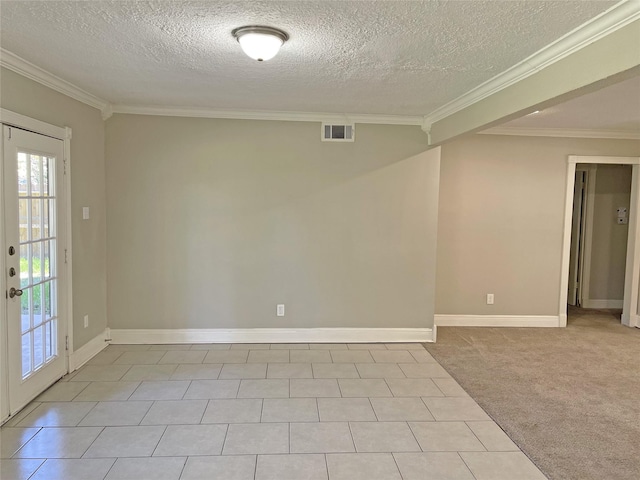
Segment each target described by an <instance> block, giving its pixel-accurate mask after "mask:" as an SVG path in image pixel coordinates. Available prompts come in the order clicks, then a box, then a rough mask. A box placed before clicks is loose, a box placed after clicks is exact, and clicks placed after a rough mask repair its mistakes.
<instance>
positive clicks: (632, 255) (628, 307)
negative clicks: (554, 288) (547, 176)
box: [559, 155, 640, 327]
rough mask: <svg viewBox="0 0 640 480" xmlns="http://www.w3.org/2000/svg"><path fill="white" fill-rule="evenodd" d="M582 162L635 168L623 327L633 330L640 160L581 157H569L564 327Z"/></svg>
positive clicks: (637, 319)
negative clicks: (577, 177) (578, 166)
mask: <svg viewBox="0 0 640 480" xmlns="http://www.w3.org/2000/svg"><path fill="white" fill-rule="evenodd" d="M578 163H589V164H594V163H595V164H597V163H601V164H611V165H633V167H632V177H631V204H630V205H631V208H630V212H629V214H630V215H629V237H628V240H627V262H626V270H625V282H624V301H623V310H622V324H623V325H627V326H629V327H640V315H638V307H639V306H638V290H639V288H640V157H606V156H602V157H599V156H580V155H569V158H568V159H567V185H566V190H565V210H564V234H563V239H562V266H561V269H560V305H559V318H560V326H561V327H566V326H567V296H568V289H569V255H570V251H571V219H572V215H573V188H574V185H575V174H576V164H578Z"/></svg>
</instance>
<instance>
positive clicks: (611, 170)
mask: <svg viewBox="0 0 640 480" xmlns="http://www.w3.org/2000/svg"><path fill="white" fill-rule="evenodd" d="M595 177H596V184H595V199H594V208H593V210H594V211H593V234H592V247H591V248H592V250H591V275H590V282H589V292H588V294H587V297H586V298H588V299H591V300H594V299H595V300H599V299H602V300H620V301H622V299H623V298H624V275H625V266H626V260H627V238H628V235H629V225H628V224H627V225H618V223H617V212H616V210H617V208H618V207H626V208H627V210H628V209H629V204H630V201H631V165H598V169H597V171H596V175H595Z"/></svg>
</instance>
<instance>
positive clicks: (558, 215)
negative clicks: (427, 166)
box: [436, 135, 640, 315]
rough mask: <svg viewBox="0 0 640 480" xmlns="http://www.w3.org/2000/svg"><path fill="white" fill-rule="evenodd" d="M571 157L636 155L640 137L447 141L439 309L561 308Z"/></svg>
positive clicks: (550, 311) (519, 311) (533, 311)
mask: <svg viewBox="0 0 640 480" xmlns="http://www.w3.org/2000/svg"><path fill="white" fill-rule="evenodd" d="M570 154H577V155H622V156H637V155H639V154H640V142H638V141H630V140H629V141H626V140H596V139H565V138H544V137H516V136H493V135H474V136H469V137H465V138H463V139H459V140H457V141H454V142H452V143H449V144H446V145H444V146H443V149H442V164H441V182H440V202H439V205H440V207H439V224H438V266H437V272H438V273H437V282H436V312H437V313H440V314H459V315H462V314H474V315H557V314H558V304H559V301H560V296H559V295H560V266H561V251H562V232H563V225H564V223H563V222H564V219H563V214H564V200H565V186H566V167H567V156H568V155H570ZM487 293H493V294H495V304H494V305H487V304H486V294H487Z"/></svg>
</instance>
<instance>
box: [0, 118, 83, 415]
mask: <svg viewBox="0 0 640 480" xmlns="http://www.w3.org/2000/svg"><path fill="white" fill-rule="evenodd" d="M0 124H4V125H10V126H13V127H17V128H21V129H23V130H29V131H31V132H34V133H39V134H41V135H46V136H48V137H53V138H57V139H58V140H62V142H63V155H64V158H63V161H64V163H65V168H66V173H67V174H66V175H65V176H64V177H63V178H64V180H63V184H62V185H61V186H62V188H63V189H64V190H65V196H64V198H65V203H66V205H64V208H65V212H66V215H65V216H66V219H65V222H66V224H65V225H63V226H60V228H64V230H65V234H66V244H67V247H66V250H67V262H66V264H64V263H62V264H61V265H64V266H65V268H66V272H65V274H66V282H65V284H66V286H65V289H66V292H63V295H64V296H65V297H66V302H67V308H66V313H67V332H66V336H67V338H68V340H67V345H68V349H67V351H66V352H65V365H66V371H67V372H68V371H69V355H70V354H71V353H73V288H72V281H73V279H72V273H73V268H72V261H71V259H72V258H73V255H72V253H71V128H69V127H58V126H56V125H51V124H50V123H45V122H41V121H40V120H36V119H34V118H31V117H27V116H25V115H21V114H19V113H16V112H12V111H11V110H7V109H4V108H0ZM1 151H2V149H0V152H1ZM2 170H3V168H0V188H2V187H1V186H2V185H4V183H3V173H2ZM0 211H2V212H4V192H2V191H0ZM5 233H6V232H5V228H4V222H0V250H1V251H2V254H1V255H0V272H2V274H0V291H4V292H6V290H7V285H6V275H5V272H6V265H5V261H4V258H5V255H4V249H5V248H6V245H5ZM0 298H1V300H0V365H2V366H3V368H1V369H0V370H1V372H0V423H2V422H3V421H4V420H6V419H7V417H8V415H9V376H8V373H7V368H6V367H4V366H6V365H7V364H8V357H7V355H8V348H7V340H8V339H7V336H6V334H7V332H6V328H5V326H6V325H7V318H6V313H7V299H6V298H5V297H4V296H2V295H0Z"/></svg>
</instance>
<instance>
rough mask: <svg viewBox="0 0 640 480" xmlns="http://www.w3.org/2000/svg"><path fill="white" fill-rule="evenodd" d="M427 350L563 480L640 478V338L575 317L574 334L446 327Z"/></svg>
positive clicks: (593, 313)
mask: <svg viewBox="0 0 640 480" xmlns="http://www.w3.org/2000/svg"><path fill="white" fill-rule="evenodd" d="M425 348H426V349H427V350H428V351H429V352H430V353H431V354H432V355H433V356H434V357H435V358H436V359H437V360H438V362H440V364H441V365H442V366H443V367H444V368H445V369H447V371H448V372H449V373H450V374H451V375H452V376H453V377H454V378H455V379H456V380H457V381H458V382H459V383H460V384H461V385H462V387H463V388H464V389H465V390H466V391H467V392H468V393H469V394H470V395H471V396H472V397H473V398H474V399H475V400H476V401H477V402H478V403H479V404H480V405H481V406H482V407H483V408H484V409H485V410H486V411H487V413H488V414H489V415H491V417H493V419H494V420H495V421H496V422H497V423H498V424H499V425H500V426H501V427H502V428H503V429H504V430H505V431H506V432H507V434H508V435H509V436H510V437H511V438H512V439H513V440H514V441H515V442H516V443H517V444H518V446H519V447H520V448H521V449H522V450H523V451H524V452H525V453H526V454H527V455H528V456H529V458H531V459H532V460H533V461H534V462H535V463H536V465H538V467H539V468H540V469H541V470H542V471H543V472H544V473H545V474H546V475H547V476H548V477H549V478H551V479H554V480H556V479H557V480H573V479H575V480H590V479H594V480H595V479H597V480H602V479H608V480H627V479H628V480H638V479H640V329H635V328H628V327H624V326H622V325H621V324H620V314H619V312H614V311H603V310H580V309H571V310H570V312H569V322H568V326H567V328H565V329H559V328H548V329H546V328H544V329H543V328H471V327H441V328H438V341H437V343H436V344H426V345H425Z"/></svg>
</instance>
